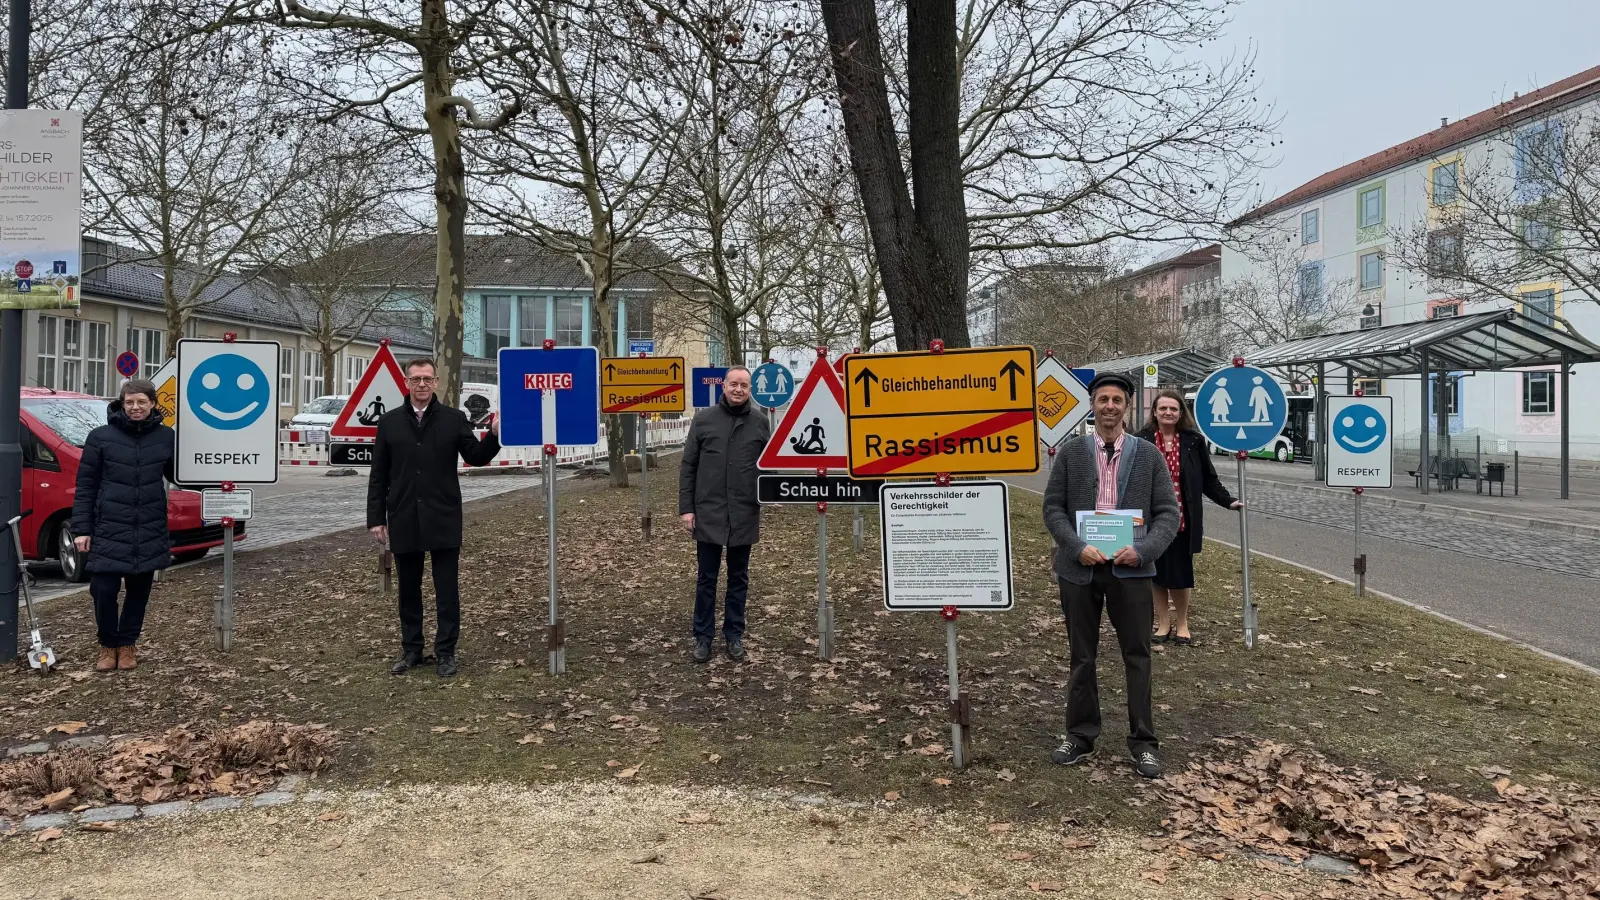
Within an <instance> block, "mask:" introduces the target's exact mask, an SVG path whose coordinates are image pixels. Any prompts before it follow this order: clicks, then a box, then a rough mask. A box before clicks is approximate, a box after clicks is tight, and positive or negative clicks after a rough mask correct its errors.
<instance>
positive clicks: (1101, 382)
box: [1089, 372, 1133, 397]
mask: <svg viewBox="0 0 1600 900" xmlns="http://www.w3.org/2000/svg"><path fill="white" fill-rule="evenodd" d="M1108 384H1112V385H1116V386H1117V387H1119V388H1122V393H1123V394H1124V395H1126V396H1129V397H1132V396H1133V379H1131V378H1129V377H1128V376H1126V375H1122V374H1119V373H1117V372H1101V373H1100V374H1099V375H1096V376H1095V377H1094V380H1093V381H1091V382H1089V396H1091V397H1093V396H1094V392H1095V391H1098V390H1100V388H1102V387H1104V386H1105V385H1108Z"/></svg>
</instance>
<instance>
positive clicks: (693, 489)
mask: <svg viewBox="0 0 1600 900" xmlns="http://www.w3.org/2000/svg"><path fill="white" fill-rule="evenodd" d="M770 434H771V428H770V426H769V425H768V424H767V417H766V416H764V415H762V414H761V411H760V410H759V409H756V406H755V404H754V403H752V402H751V401H750V370H749V369H746V368H745V367H744V366H734V367H732V368H730V369H728V372H727V374H726V375H724V376H723V379H722V400H721V401H719V402H718V403H717V405H716V406H712V407H710V408H708V409H703V410H701V411H700V412H699V413H697V414H696V415H695V417H694V423H693V424H691V425H690V426H689V437H688V438H687V439H686V440H685V441H684V442H683V462H682V464H681V465H680V466H679V467H678V514H679V516H680V517H681V518H682V519H683V528H684V530H685V531H687V532H689V534H691V535H693V536H694V539H695V542H696V543H697V544H698V545H699V556H700V578H699V580H698V581H697V582H696V583H695V591H694V661H695V662H701V663H703V662H709V661H710V659H711V637H712V635H713V634H714V633H715V632H716V625H717V575H718V570H720V569H721V568H722V550H723V548H724V547H726V548H727V550H728V588H727V594H726V595H725V598H724V601H723V605H724V612H723V614H722V639H723V641H725V642H726V644H727V651H728V658H729V659H732V660H736V661H737V660H741V659H744V607H745V599H746V597H747V595H748V594H749V591H750V545H752V544H754V543H755V542H756V540H757V539H758V538H759V537H760V535H761V504H760V503H759V502H757V500H756V461H757V460H758V459H760V458H761V451H762V449H763V448H764V447H766V445H767V438H768V437H769V436H770Z"/></svg>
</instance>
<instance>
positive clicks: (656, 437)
mask: <svg viewBox="0 0 1600 900" xmlns="http://www.w3.org/2000/svg"><path fill="white" fill-rule="evenodd" d="M690 421H691V420H690V419H688V418H680V419H667V420H663V421H658V422H650V423H649V424H648V429H647V431H646V436H647V438H648V440H649V444H650V446H651V447H675V446H678V445H679V444H682V443H683V441H684V438H686V437H688V436H689V423H690ZM478 434H479V435H480V436H481V435H482V434H483V431H481V430H480V431H479V432H478ZM341 443H345V442H341ZM348 443H352V444H361V443H371V442H370V441H349V442H348ZM605 455H606V425H605V423H604V422H601V423H600V442H599V443H597V444H595V445H594V446H592V447H562V448H561V452H560V453H559V454H558V455H557V456H556V465H558V466H562V465H567V464H569V463H581V462H588V461H589V460H593V459H603V458H605ZM542 456H543V451H542V450H541V449H540V448H538V447H506V448H504V449H502V450H501V451H500V453H499V455H497V456H496V457H495V458H494V461H493V462H491V463H490V464H489V465H488V466H483V467H478V468H497V467H507V468H525V469H534V470H537V469H538V468H539V464H540V458H541V457H542ZM278 465H280V466H323V467H328V466H331V463H329V462H328V438H327V431H326V430H323V429H316V428H304V429H302V428H285V429H281V430H279V432H278ZM470 468H474V467H472V466H466V465H462V466H458V467H457V471H460V472H465V471H467V470H468V469H470Z"/></svg>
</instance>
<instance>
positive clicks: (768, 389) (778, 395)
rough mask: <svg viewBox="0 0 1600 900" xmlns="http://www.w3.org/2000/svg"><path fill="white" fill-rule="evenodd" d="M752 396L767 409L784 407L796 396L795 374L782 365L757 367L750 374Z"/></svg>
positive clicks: (772, 363)
mask: <svg viewBox="0 0 1600 900" xmlns="http://www.w3.org/2000/svg"><path fill="white" fill-rule="evenodd" d="M750 396H752V397H754V398H756V402H757V403H759V404H760V405H762V406H765V407H766V408H767V409H774V408H776V407H779V406H782V405H784V404H785V403H788V402H789V398H790V397H792V396H794V374H793V373H792V372H790V371H789V370H788V369H786V368H784V367H783V364H781V363H775V362H769V363H766V364H764V365H760V366H757V367H756V370H755V371H754V372H751V373H750Z"/></svg>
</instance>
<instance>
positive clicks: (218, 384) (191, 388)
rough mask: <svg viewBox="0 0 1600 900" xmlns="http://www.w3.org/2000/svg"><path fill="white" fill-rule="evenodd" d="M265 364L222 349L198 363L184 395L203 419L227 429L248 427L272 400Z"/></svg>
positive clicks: (259, 416) (186, 385)
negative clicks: (263, 369) (263, 368)
mask: <svg viewBox="0 0 1600 900" xmlns="http://www.w3.org/2000/svg"><path fill="white" fill-rule="evenodd" d="M271 392H272V386H271V384H270V383H269V382H268V381H267V376H266V374H265V373H263V372H262V371H261V367H260V366H258V365H256V364H255V363H254V362H253V361H251V360H250V359H247V358H246V357H243V356H240V355H238V354H235V353H219V354H217V355H215V356H213V357H211V358H210V359H207V360H206V361H205V362H203V363H201V364H200V365H198V366H196V367H195V369H194V371H193V372H192V373H191V374H190V375H189V380H188V382H187V383H185V384H184V386H183V399H184V401H185V402H186V403H188V405H189V408H190V409H192V410H194V414H195V416H196V417H197V418H199V420H200V421H202V422H204V423H205V424H207V425H210V426H211V427H212V428H218V429H221V430H223V431H237V430H239V429H241V428H248V427H249V426H250V425H251V424H252V423H254V422H255V420H257V419H259V418H261V414H262V413H264V412H266V411H267V408H268V407H269V406H270V405H271V403H272V397H271Z"/></svg>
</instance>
